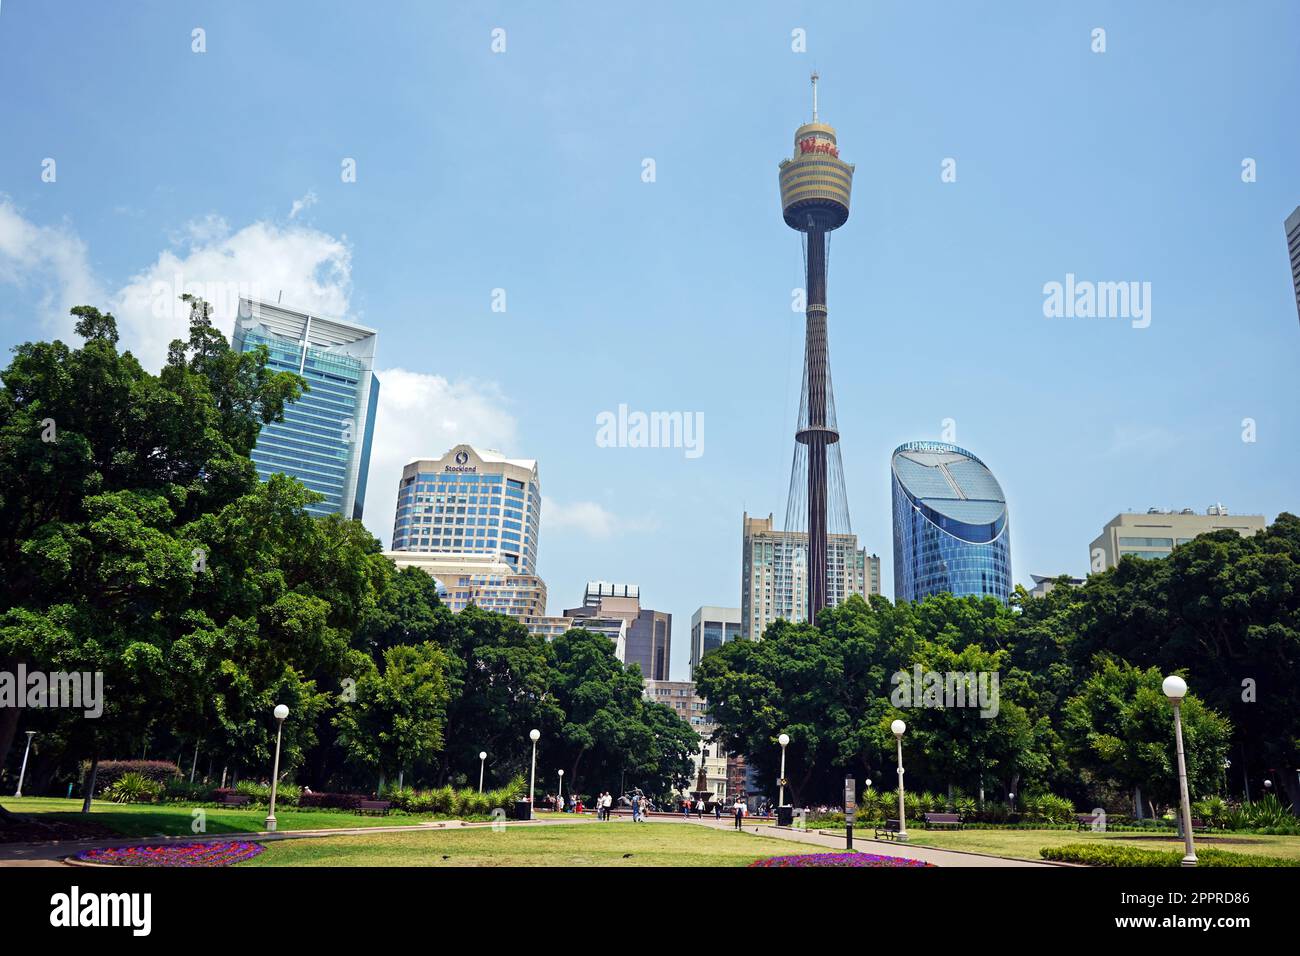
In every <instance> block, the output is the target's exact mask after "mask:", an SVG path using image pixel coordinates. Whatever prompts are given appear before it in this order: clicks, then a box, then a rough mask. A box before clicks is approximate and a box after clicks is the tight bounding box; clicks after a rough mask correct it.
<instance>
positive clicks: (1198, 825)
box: [1192, 817, 1210, 833]
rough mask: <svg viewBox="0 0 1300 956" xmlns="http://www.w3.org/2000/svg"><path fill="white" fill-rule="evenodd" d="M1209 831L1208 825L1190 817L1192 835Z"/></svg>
mask: <svg viewBox="0 0 1300 956" xmlns="http://www.w3.org/2000/svg"><path fill="white" fill-rule="evenodd" d="M1209 829H1210V825H1209V824H1208V823H1206V822H1205V821H1204V820H1198V819H1196V817H1192V832H1193V833H1204V832H1206V831H1207V830H1209Z"/></svg>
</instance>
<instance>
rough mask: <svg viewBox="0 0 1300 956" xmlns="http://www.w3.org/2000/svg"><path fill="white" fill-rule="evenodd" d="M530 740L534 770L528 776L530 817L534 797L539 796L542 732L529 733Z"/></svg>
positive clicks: (531, 731)
mask: <svg viewBox="0 0 1300 956" xmlns="http://www.w3.org/2000/svg"><path fill="white" fill-rule="evenodd" d="M528 739H529V740H531V741H532V742H533V768H532V770H531V771H530V773H529V776H528V815H529V816H532V813H533V797H535V796H536V795H537V741H539V740H541V739H542V732H541V731H540V730H537V729H533V730H530V731H528Z"/></svg>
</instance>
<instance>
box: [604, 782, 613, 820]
mask: <svg viewBox="0 0 1300 956" xmlns="http://www.w3.org/2000/svg"><path fill="white" fill-rule="evenodd" d="M604 806H605V820H606V822H608V821H609V811H610V810H611V809H612V808H613V806H614V795H613V794H612V793H610V792H609V791H608V790H606V791H605V800H604Z"/></svg>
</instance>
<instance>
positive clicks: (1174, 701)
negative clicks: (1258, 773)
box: [1161, 674, 1196, 866]
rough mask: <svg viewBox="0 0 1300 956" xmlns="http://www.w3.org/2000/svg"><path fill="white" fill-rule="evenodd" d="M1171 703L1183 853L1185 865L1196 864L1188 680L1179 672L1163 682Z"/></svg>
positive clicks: (1163, 687)
mask: <svg viewBox="0 0 1300 956" xmlns="http://www.w3.org/2000/svg"><path fill="white" fill-rule="evenodd" d="M1161 689H1163V690H1164V692H1165V696H1166V697H1168V698H1169V704H1170V706H1172V707H1173V709H1174V743H1175V744H1176V746H1177V749H1178V795H1179V798H1180V799H1181V801H1182V807H1181V808H1180V810H1181V813H1182V821H1183V846H1184V848H1185V849H1186V850H1187V852H1186V853H1185V854H1184V855H1183V860H1182V863H1183V866H1195V865H1196V847H1195V846H1193V844H1192V804H1191V800H1190V799H1188V796H1187V760H1186V758H1185V757H1184V756H1183V715H1182V705H1183V697H1184V695H1186V693H1187V681H1185V680H1183V679H1182V678H1181V677H1179V676H1178V675H1177V674H1170V675H1169V676H1168V677H1166V678H1165V679H1164V683H1163V684H1161Z"/></svg>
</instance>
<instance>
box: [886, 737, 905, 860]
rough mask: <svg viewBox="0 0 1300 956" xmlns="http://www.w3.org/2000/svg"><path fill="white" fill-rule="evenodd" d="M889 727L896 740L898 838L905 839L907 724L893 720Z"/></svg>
mask: <svg viewBox="0 0 1300 956" xmlns="http://www.w3.org/2000/svg"><path fill="white" fill-rule="evenodd" d="M889 729H890V730H892V731H893V732H894V739H895V740H896V741H897V742H898V838H899V839H900V840H906V839H907V816H906V811H905V810H904V809H903V734H905V733H907V724H905V723H903V722H902V721H901V720H895V721H894V722H893V723H892V724H890V725H889Z"/></svg>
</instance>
